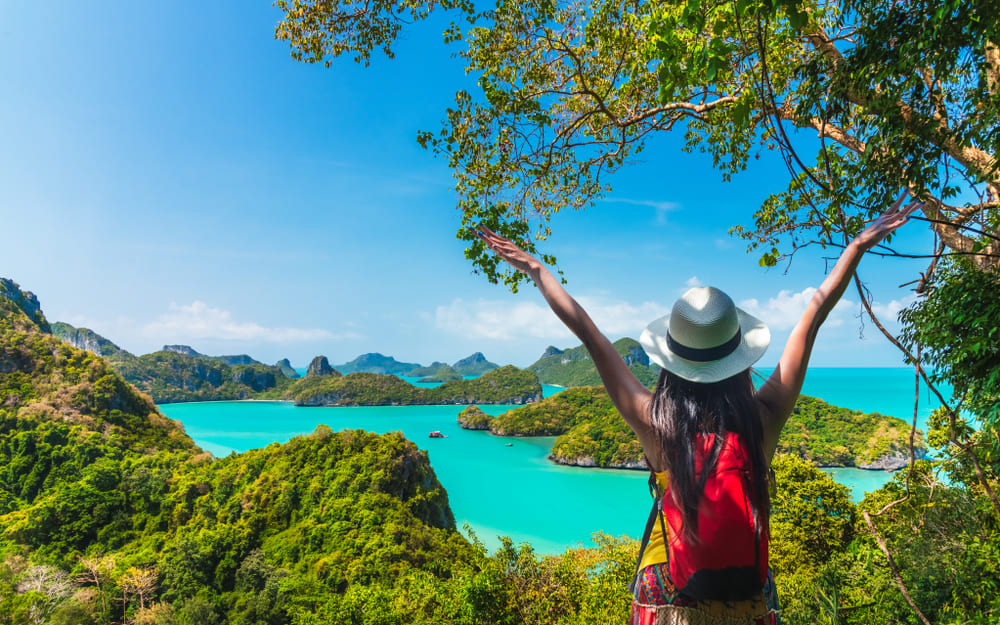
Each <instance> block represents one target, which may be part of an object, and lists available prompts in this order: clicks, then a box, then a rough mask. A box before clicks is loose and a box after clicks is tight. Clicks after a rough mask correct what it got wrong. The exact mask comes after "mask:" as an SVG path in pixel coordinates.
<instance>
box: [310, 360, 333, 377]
mask: <svg viewBox="0 0 1000 625" xmlns="http://www.w3.org/2000/svg"><path fill="white" fill-rule="evenodd" d="M334 373H336V370H335V369H334V368H333V367H331V366H330V361H329V360H327V359H326V356H316V357H315V358H313V359H312V362H310V363H309V368H308V369H306V377H307V378H321V377H323V376H327V375H333V374H334Z"/></svg>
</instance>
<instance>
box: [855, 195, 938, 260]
mask: <svg viewBox="0 0 1000 625" xmlns="http://www.w3.org/2000/svg"><path fill="white" fill-rule="evenodd" d="M907 195H909V192H907V191H903V192H902V193H901V194H900V195H899V197H898V198H896V201H895V202H893V203H892V206H890V207H889V208H888V209H887V210H886V211H885V212H884V213H882V214H881V215H879V216H878V218H877V219H875V221H873V222H872V223H870V224H869V225H868V227H867V228H865V229H864V230H863V231H861V233H860V234H859V235H858V236H856V237H855V238H854V241H855V242H856V243H857V245H858V246H859V247H860V248H861V250H862V251H865V252H867V251H868V250H870V249H871V248H873V247H875V246H876V245H878V243H879V241H881V240H882V239H884V238H886V237H887V236H889V234H890V233H891V232H892V231H894V230H895V229H896V228H899V227H900V226H902V225H903V224H905V223H906V222H907V221H909V218H910V215H912V214H913V211H915V210H917V209H918V208H920V207H921V206H923V204H924V203H923V202H911V203H909V204H907V205H906V206H905V207H904V208H903V209H902V210H900V208H899V207H900V206H902V205H903V200H904V199H906V196H907Z"/></svg>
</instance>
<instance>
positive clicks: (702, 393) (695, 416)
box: [650, 369, 771, 541]
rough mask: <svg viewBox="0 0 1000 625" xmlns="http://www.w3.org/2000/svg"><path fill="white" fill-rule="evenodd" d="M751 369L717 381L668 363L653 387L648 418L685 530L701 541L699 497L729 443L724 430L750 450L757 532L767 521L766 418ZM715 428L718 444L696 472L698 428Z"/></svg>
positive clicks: (705, 430) (701, 430)
mask: <svg viewBox="0 0 1000 625" xmlns="http://www.w3.org/2000/svg"><path fill="white" fill-rule="evenodd" d="M751 376H752V373H751V370H750V369H747V370H745V371H743V372H741V373H738V374H736V375H734V376H732V377H730V378H726V379H725V380H721V381H719V382H710V383H703V382H690V381H688V380H685V379H684V378H681V377H679V376H677V375H674V374H673V373H670V372H669V371H667V370H666V369H663V370H662V371H661V372H660V379H659V381H658V382H657V383H656V389H655V390H654V391H653V402H652V405H651V408H652V410H651V415H650V421H651V424H652V426H653V429H654V430H655V431H656V433H657V435H658V436H659V438H660V443H661V444H662V446H663V447H662V448H663V450H664V452H665V453H664V455H663V458H664V461H665V462H666V463H667V466H666V467H661V469H666V471H668V474H669V475H670V492H671V494H672V495H673V498H674V502H675V503H676V505H677V507H678V508H679V509H680V510H681V512H682V519H683V530H682V534H683V536H684V538H685V539H687V540H694V541H697V531H698V503H699V501H700V500H701V493H702V491H704V489H705V481H706V480H707V479H708V476H709V475H710V474H711V472H712V469H713V468H714V467H715V463H716V461H717V460H718V458H719V452H721V451H722V446H723V444H724V443H725V439H726V434H728V433H730V432H732V433H734V434H736V435H737V436H739V437H740V438H741V439H742V440H743V442H744V444H745V445H746V448H747V451H748V452H749V454H750V464H751V480H750V493H749V495H750V497H749V500H750V508H751V511H752V513H753V520H754V527H756V528H757V537H758V539H760V537H761V534H762V533H763V532H764V531H765V528H766V527H767V514H768V511H769V510H770V506H771V500H770V494H769V492H768V466H767V461H766V460H765V459H764V445H763V424H762V423H761V419H760V409H759V408H758V405H757V402H756V401H755V400H754V387H753V379H752V377H751ZM699 433H702V434H715V435H716V436H715V444H714V445H713V447H712V450H711V451H710V452H709V454H708V456H707V457H706V458H705V459H704V461H703V464H702V471H701V474H700V475H695V444H696V438H697V434H699Z"/></svg>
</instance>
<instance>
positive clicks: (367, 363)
mask: <svg viewBox="0 0 1000 625" xmlns="http://www.w3.org/2000/svg"><path fill="white" fill-rule="evenodd" d="M419 367H420V363H416V362H399V361H398V360H396V359H395V358H393V357H392V356H383V355H382V354H378V353H371V354H362V355H360V356H358V357H357V358H355V359H354V360H352V361H351V362H348V363H344V364H342V365H336V366H335V367H334V368H335V369H336V370H337V371H339V372H341V373H343V374H344V375H347V374H348V373H356V372H359V371H360V372H363V373H382V374H390V375H409V373H410V372H411V371H413V370H414V369H417V368H419Z"/></svg>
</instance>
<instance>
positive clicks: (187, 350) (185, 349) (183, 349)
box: [160, 345, 207, 358]
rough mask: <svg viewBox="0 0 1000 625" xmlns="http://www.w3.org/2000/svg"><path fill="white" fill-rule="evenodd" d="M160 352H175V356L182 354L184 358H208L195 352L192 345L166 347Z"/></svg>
mask: <svg viewBox="0 0 1000 625" xmlns="http://www.w3.org/2000/svg"><path fill="white" fill-rule="evenodd" d="M160 351H164V352H173V353H175V354H182V355H184V356H191V357H194V358H207V356H205V354H200V353H198V352H196V351H194V349H192V348H191V346H190V345H164V346H163V349H162V350H160Z"/></svg>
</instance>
